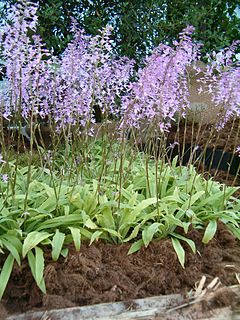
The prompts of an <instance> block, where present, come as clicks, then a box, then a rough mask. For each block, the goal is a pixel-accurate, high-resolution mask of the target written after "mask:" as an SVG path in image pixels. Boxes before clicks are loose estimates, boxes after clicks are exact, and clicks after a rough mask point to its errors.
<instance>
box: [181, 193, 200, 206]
mask: <svg viewBox="0 0 240 320" xmlns="http://www.w3.org/2000/svg"><path fill="white" fill-rule="evenodd" d="M204 193H205V191H198V192H197V193H195V194H193V195H192V196H191V198H190V200H186V201H185V203H184V204H183V205H182V210H187V209H189V208H190V207H191V206H192V205H193V204H194V203H195V202H196V201H197V200H198V199H200V198H201V196H202V195H204Z"/></svg>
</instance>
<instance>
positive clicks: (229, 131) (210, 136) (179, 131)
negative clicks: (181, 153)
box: [168, 119, 240, 152]
mask: <svg viewBox="0 0 240 320" xmlns="http://www.w3.org/2000/svg"><path fill="white" fill-rule="evenodd" d="M168 141H170V142H174V141H176V142H179V143H180V144H183V141H185V143H193V144H196V145H198V146H199V147H201V148H204V147H205V146H206V145H207V147H208V148H215V149H222V150H223V149H224V150H225V151H226V152H233V151H234V149H235V148H236V146H237V145H238V144H239V143H240V120H239V119H235V120H233V119H231V120H229V121H228V122H227V123H226V124H225V126H224V127H223V128H222V129H220V130H216V129H215V127H214V125H210V124H200V123H194V125H193V124H192V123H187V124H185V122H184V121H181V122H180V124H179V125H177V124H176V125H172V127H171V129H170V132H169V134H168Z"/></svg>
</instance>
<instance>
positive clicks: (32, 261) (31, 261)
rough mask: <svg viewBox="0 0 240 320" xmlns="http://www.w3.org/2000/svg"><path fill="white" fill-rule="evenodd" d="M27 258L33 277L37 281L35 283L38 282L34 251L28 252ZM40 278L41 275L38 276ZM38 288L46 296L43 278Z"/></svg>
mask: <svg viewBox="0 0 240 320" xmlns="http://www.w3.org/2000/svg"><path fill="white" fill-rule="evenodd" d="M27 258H28V264H29V266H30V269H31V272H32V276H33V278H34V279H35V281H36V282H37V280H36V258H35V256H34V254H33V252H32V250H30V251H28V253H27ZM40 259H41V258H40ZM40 264H41V263H40ZM40 269H41V267H40ZM38 272H39V271H38ZM38 277H39V275H38ZM38 287H39V289H40V290H41V291H42V292H43V293H44V294H46V286H45V281H44V278H42V281H41V282H40V283H39V284H38Z"/></svg>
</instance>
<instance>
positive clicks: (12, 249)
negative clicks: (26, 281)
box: [2, 239, 21, 266]
mask: <svg viewBox="0 0 240 320" xmlns="http://www.w3.org/2000/svg"><path fill="white" fill-rule="evenodd" d="M2 243H3V245H4V246H5V247H6V248H7V249H8V251H10V253H11V254H12V256H13V257H14V259H15V260H16V261H17V263H18V265H19V266H20V265H21V259H20V255H19V253H18V251H17V249H16V248H15V247H14V245H13V244H12V243H11V242H9V241H7V240H5V239H2Z"/></svg>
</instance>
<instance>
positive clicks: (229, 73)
mask: <svg viewBox="0 0 240 320" xmlns="http://www.w3.org/2000/svg"><path fill="white" fill-rule="evenodd" d="M36 12H37V5H35V4H33V3H31V2H26V1H22V2H21V1H20V2H19V3H18V4H17V5H14V6H13V7H12V8H11V10H10V13H9V17H8V19H7V20H6V21H10V22H6V23H5V25H4V26H3V28H2V30H3V31H2V34H1V38H0V40H1V44H2V48H3V50H2V58H3V60H4V66H5V68H6V73H5V79H4V80H5V84H6V85H4V86H2V88H1V96H2V97H3V99H2V101H1V103H2V105H4V106H3V109H2V110H3V111H2V116H3V117H4V118H6V119H8V120H11V117H12V116H13V115H14V114H15V113H18V114H19V115H20V117H22V119H23V120H24V121H28V120H29V118H30V116H34V117H33V119H34V120H35V119H36V120H39V118H42V119H46V118H49V116H50V117H51V120H52V121H53V122H54V123H56V124H57V125H58V126H59V127H60V128H61V127H65V126H66V125H74V126H76V127H78V128H79V129H80V131H81V130H83V129H84V128H85V129H86V128H87V130H88V127H89V124H91V123H93V122H95V120H96V113H97V110H98V113H99V119H98V120H101V121H108V120H109V119H111V120H113V119H119V118H120V117H121V118H122V126H125V125H127V126H130V127H131V126H132V127H137V128H139V127H140V126H141V125H142V124H143V125H148V126H149V125H150V127H151V128H152V129H154V130H158V131H159V130H160V131H165V130H166V131H167V130H168V129H169V127H170V125H171V122H172V121H175V118H176V114H180V115H181V116H184V114H185V112H186V110H187V109H188V108H189V106H190V103H189V88H188V71H187V70H188V67H189V66H192V65H193V64H195V62H197V61H198V60H199V59H200V55H199V47H200V45H198V44H195V43H194V42H193V41H192V39H191V34H192V33H193V32H194V28H193V27H191V26H188V27H186V28H185V29H184V30H183V31H182V32H181V33H180V35H179V40H178V41H174V42H173V44H172V45H166V44H160V45H159V46H158V47H156V48H155V49H154V50H153V52H152V54H151V55H150V56H148V57H147V58H146V60H145V66H144V67H143V68H141V69H140V70H139V72H138V74H137V75H136V76H135V77H133V75H134V71H133V70H134V62H133V61H132V60H129V59H128V58H127V57H117V56H116V55H115V53H114V43H113V41H112V40H111V27H110V26H107V27H106V28H104V29H103V30H101V31H100V32H99V34H98V35H96V36H94V37H93V36H88V35H86V34H85V33H84V31H83V30H81V29H79V28H78V27H77V25H76V23H75V22H73V25H72V32H73V35H74V37H73V40H72V41H71V42H70V43H69V44H68V46H67V48H66V50H65V51H64V52H63V53H62V55H61V56H60V57H55V56H54V55H53V54H52V53H51V52H49V51H48V50H46V49H45V46H44V44H43V43H42V41H41V39H40V37H39V36H38V35H33V36H30V35H29V34H32V33H35V31H36V26H37V15H36ZM30 30H31V32H29V31H30ZM237 45H238V43H237V42H236V43H234V44H233V46H232V47H230V48H228V49H225V50H222V51H221V52H220V53H217V54H214V53H213V55H212V56H211V59H210V62H209V65H207V68H206V70H205V72H204V75H203V76H202V78H201V79H200V81H202V83H205V84H206V83H207V90H208V91H209V94H211V96H212V99H213V101H214V103H216V104H217V105H221V106H222V107H223V108H225V111H226V112H225V119H227V118H229V117H230V116H231V115H232V114H237V115H239V103H240V98H239V90H238V88H239V81H240V74H239V72H240V71H239V70H240V69H239V63H238V64H235V65H233V64H232V62H233V56H234V53H235V50H236V47H237ZM196 72H198V68H197V67H196ZM216 73H217V75H216ZM133 78H134V79H135V81H131V80H132V79H133ZM226 106H227V107H226ZM222 122H223V123H224V121H222Z"/></svg>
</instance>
